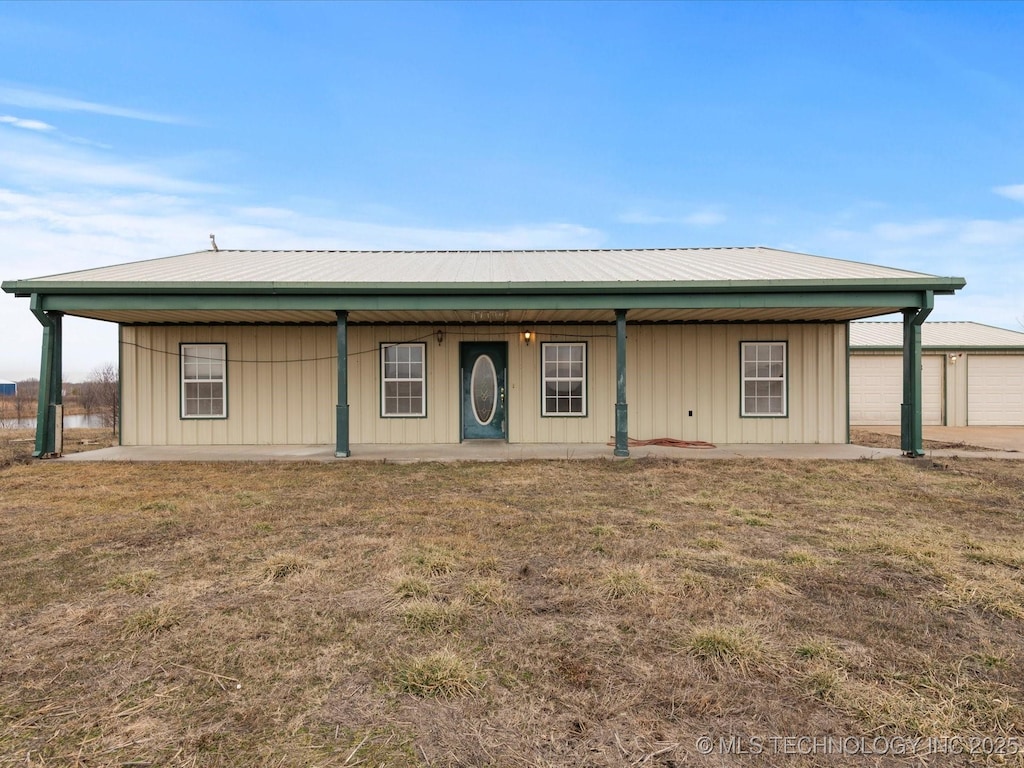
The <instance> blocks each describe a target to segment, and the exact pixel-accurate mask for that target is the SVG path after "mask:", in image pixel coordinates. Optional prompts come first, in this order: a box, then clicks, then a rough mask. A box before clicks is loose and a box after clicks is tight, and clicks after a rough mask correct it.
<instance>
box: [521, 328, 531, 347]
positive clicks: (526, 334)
mask: <svg viewBox="0 0 1024 768" xmlns="http://www.w3.org/2000/svg"><path fill="white" fill-rule="evenodd" d="M532 338H533V331H523V341H525V342H526V346H530V340H531V339H532Z"/></svg>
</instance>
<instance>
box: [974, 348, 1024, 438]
mask: <svg viewBox="0 0 1024 768" xmlns="http://www.w3.org/2000/svg"><path fill="white" fill-rule="evenodd" d="M966 367H967V398H968V400H967V421H968V424H971V425H973V426H1003V425H1013V426H1016V425H1020V424H1024V355H979V354H971V355H970V357H969V359H968V360H967V366H966Z"/></svg>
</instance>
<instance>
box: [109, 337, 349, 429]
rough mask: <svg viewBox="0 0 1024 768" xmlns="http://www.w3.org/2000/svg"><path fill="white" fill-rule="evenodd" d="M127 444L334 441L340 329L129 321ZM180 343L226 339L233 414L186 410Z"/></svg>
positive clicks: (125, 346) (125, 354)
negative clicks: (189, 414)
mask: <svg viewBox="0 0 1024 768" xmlns="http://www.w3.org/2000/svg"><path fill="white" fill-rule="evenodd" d="M121 337H122V361H123V369H124V370H123V371H122V383H121V386H122V398H123V401H124V407H123V410H122V424H121V439H122V442H123V443H124V444H125V445H275V444H280V445H287V444H329V443H332V442H334V402H335V399H336V396H335V393H336V391H337V390H336V387H337V366H336V365H335V359H336V355H335V354H334V352H335V338H336V337H335V332H334V328H333V327H329V326H126V327H123V328H122V329H121ZM181 343H212V344H218V343H223V344H226V345H227V357H228V365H227V398H228V402H227V411H228V415H227V418H226V419H182V418H181V417H180V405H179V399H178V398H179V395H180V387H181V382H180V375H181V374H180V368H179V350H178V345H179V344H181Z"/></svg>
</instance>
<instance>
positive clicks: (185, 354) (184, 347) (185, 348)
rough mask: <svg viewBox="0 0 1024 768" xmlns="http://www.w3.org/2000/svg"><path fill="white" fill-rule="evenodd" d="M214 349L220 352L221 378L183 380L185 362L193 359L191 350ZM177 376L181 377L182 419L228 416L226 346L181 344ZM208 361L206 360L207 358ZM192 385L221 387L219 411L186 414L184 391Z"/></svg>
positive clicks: (218, 343)
mask: <svg viewBox="0 0 1024 768" xmlns="http://www.w3.org/2000/svg"><path fill="white" fill-rule="evenodd" d="M211 347H215V348H217V349H219V350H220V362H221V376H220V378H208V379H205V378H204V379H200V378H196V379H187V378H185V361H186V359H188V358H189V357H195V356H196V355H195V352H194V351H193V350H198V349H203V348H211ZM178 357H179V358H180V362H179V369H178V371H179V375H180V377H181V380H180V386H181V404H180V414H181V418H182V419H190V420H191V419H226V418H227V415H228V345H227V344H225V343H223V342H215V343H208V342H203V343H188V344H181V346H180V348H179V355H178ZM207 359H208V358H207ZM192 383H215V384H220V386H221V396H220V411H219V412H218V413H188V412H187V405H186V404H187V400H188V398H187V397H186V394H185V393H186V391H187V389H188V385H189V384H192Z"/></svg>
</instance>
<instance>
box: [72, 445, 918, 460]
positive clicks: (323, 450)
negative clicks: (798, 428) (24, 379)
mask: <svg viewBox="0 0 1024 768" xmlns="http://www.w3.org/2000/svg"><path fill="white" fill-rule="evenodd" d="M899 456H900V452H899V450H897V449H893V448H866V447H862V446H857V445H829V444H776V445H750V444H743V445H739V444H733V445H719V446H716V447H715V448H710V449H694V448H670V447H663V446H642V447H633V448H630V458H633V459H642V458H672V459H743V458H777V459H837V460H856V459H882V458H896V457H899ZM532 459H539V460H560V461H578V460H584V459H608V460H618V459H615V457H614V456H613V455H612V447H611V446H609V445H605V444H603V443H585V444H576V443H573V444H569V443H505V442H502V441H490V440H478V441H467V442H465V443H454V444H441V445H435V444H418V445H378V444H361V445H353V446H352V455H351V456H350V457H348V458H344V459H338V458H335V456H334V447H333V446H327V445H211V446H115V447H113V448H102V449H99V450H95V451H85V452H82V453H73V454H68V455H66V456H64V457H62V458H60V459H56V461H136V462H141V461H325V462H326V461H339V462H351V461H376V462H394V463H409V462H430V461H435V462H454V461H524V460H532Z"/></svg>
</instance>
